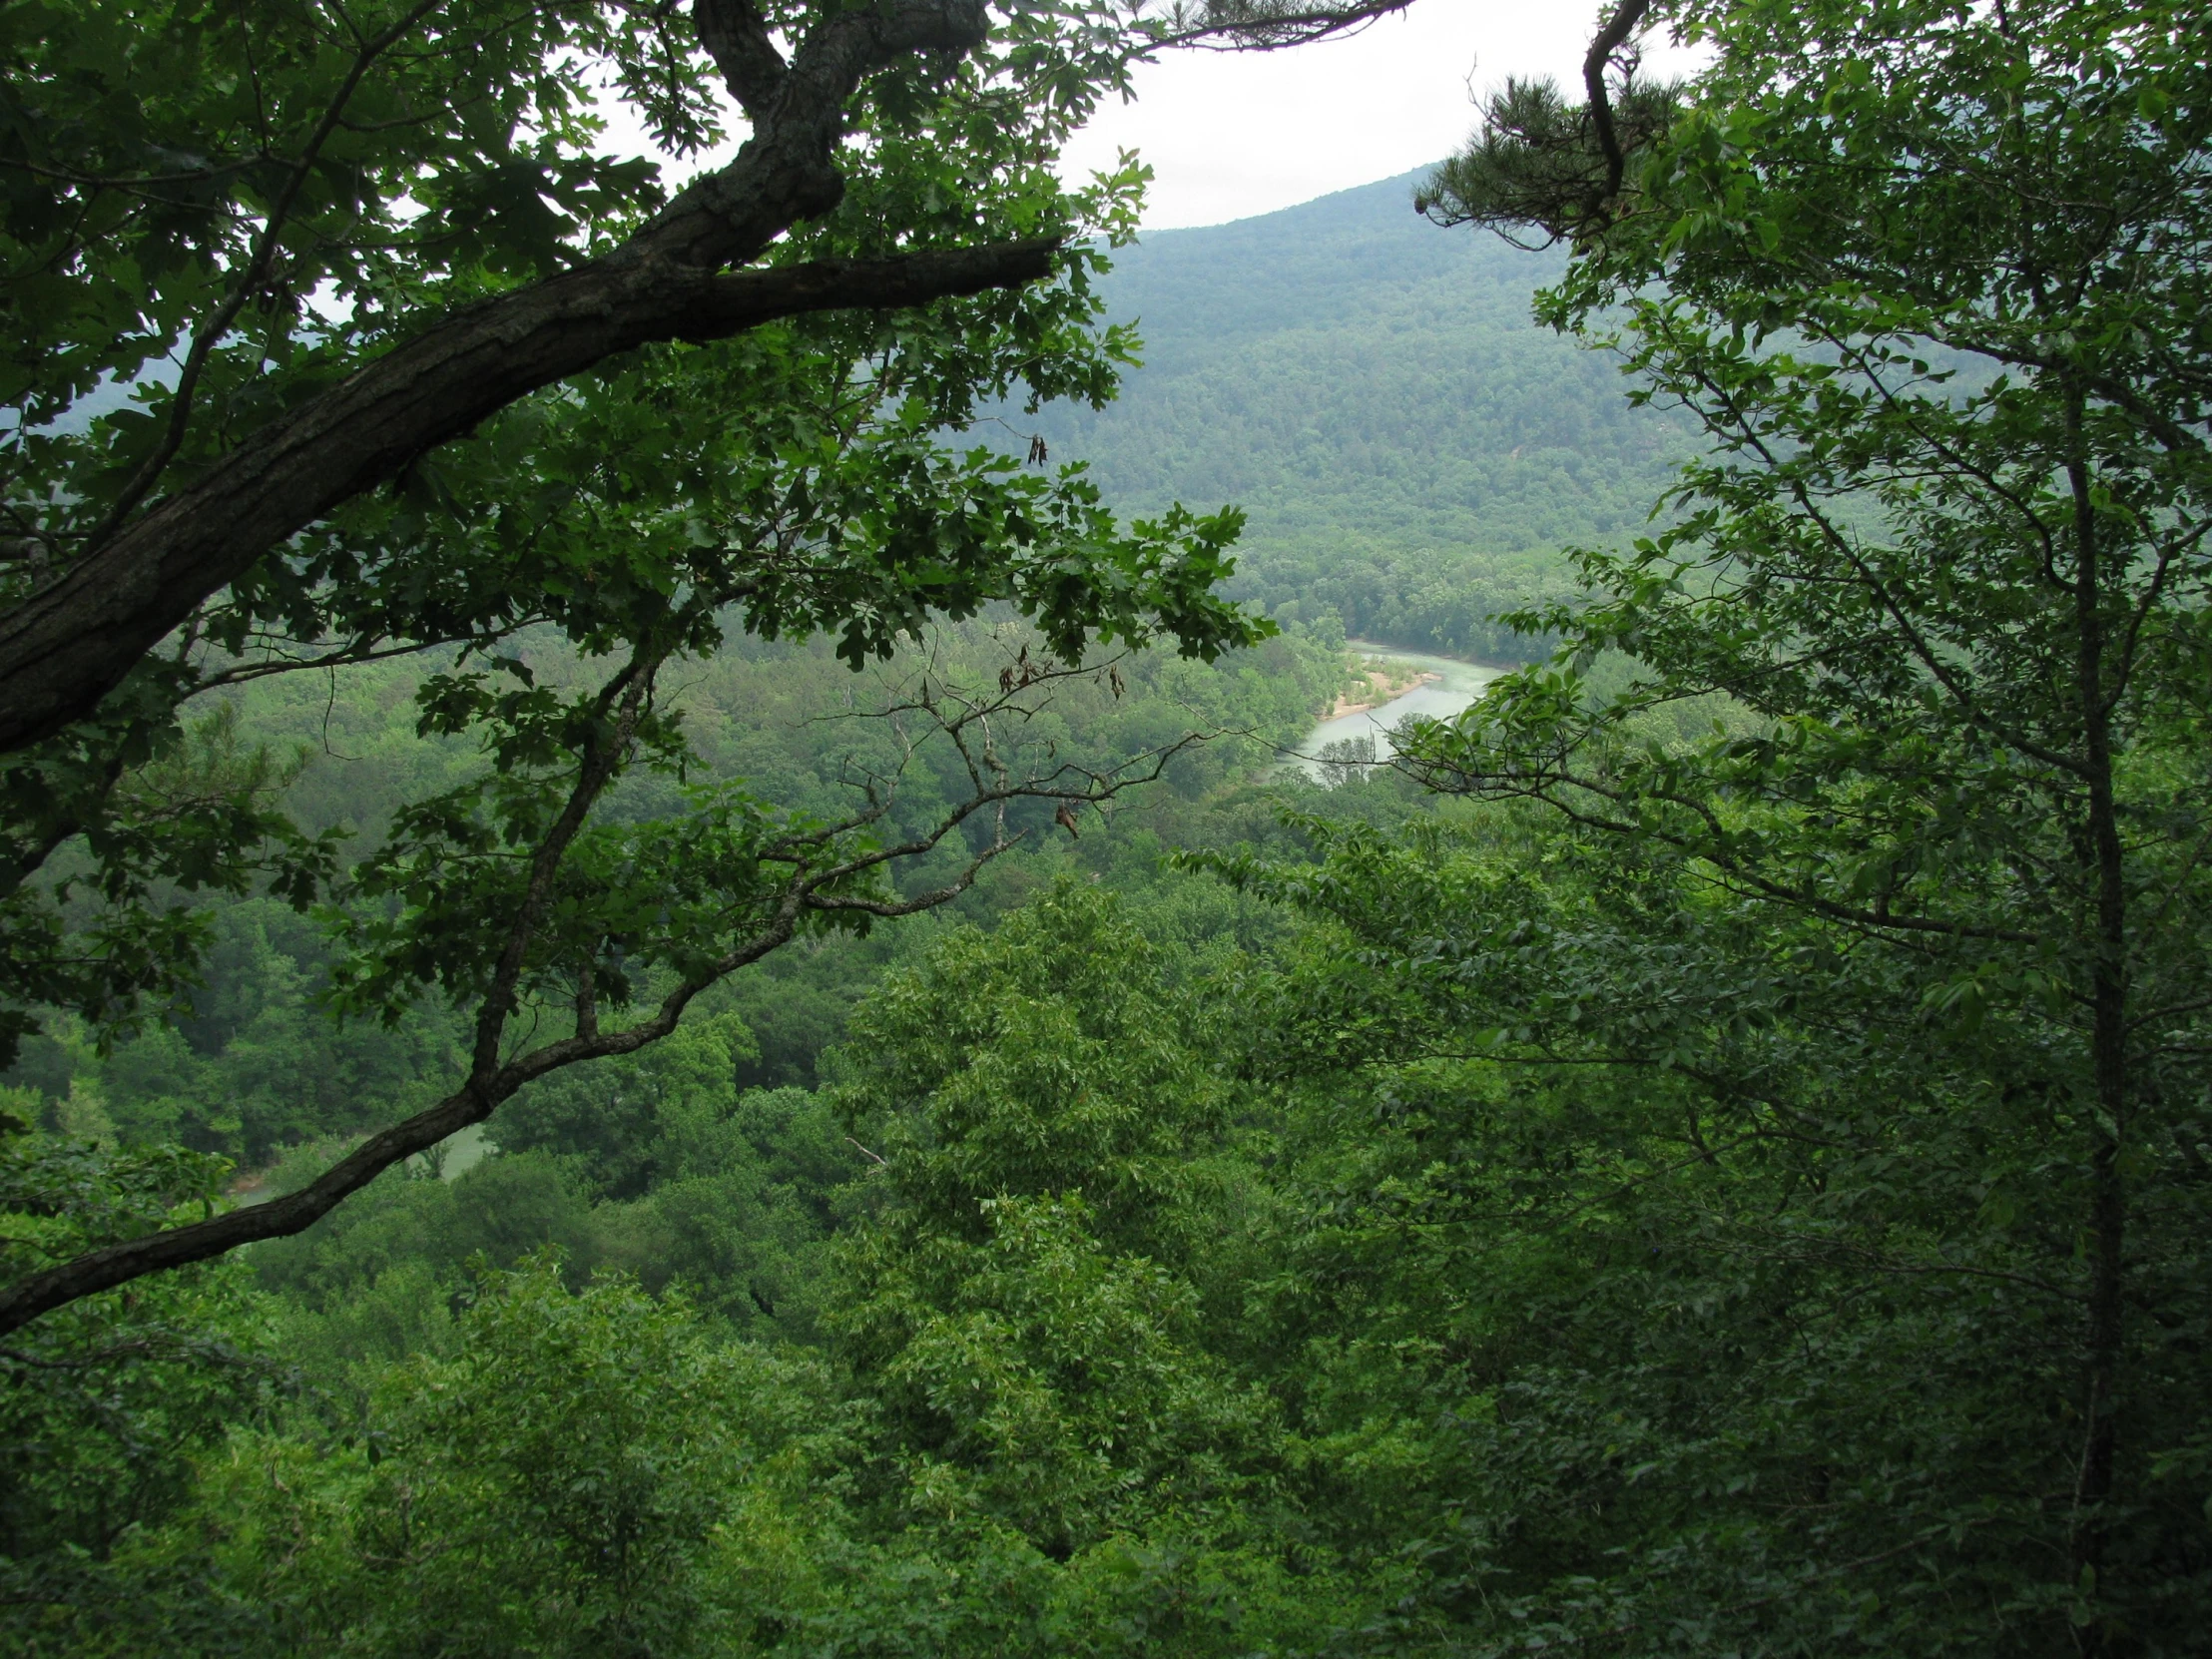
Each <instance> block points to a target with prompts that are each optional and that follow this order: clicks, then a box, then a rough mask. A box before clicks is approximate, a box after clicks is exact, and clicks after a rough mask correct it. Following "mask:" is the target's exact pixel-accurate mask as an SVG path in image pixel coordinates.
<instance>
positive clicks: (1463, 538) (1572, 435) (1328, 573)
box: [1007, 173, 1689, 659]
mask: <svg viewBox="0 0 2212 1659" xmlns="http://www.w3.org/2000/svg"><path fill="white" fill-rule="evenodd" d="M1422 177H1423V175H1422V174H1420V173H1409V174H1405V175H1403V176H1401V177H1398V178H1394V179H1385V180H1383V181H1382V182H1380V183H1378V184H1373V185H1365V186H1362V187H1361V188H1359V189H1357V190H1349V191H1341V192H1339V193H1337V194H1335V195H1333V196H1325V197H1323V198H1321V199H1320V200H1318V201H1314V202H1309V203H1306V204H1304V205H1303V206H1300V207H1296V208H1289V209H1285V210H1284V211H1282V212H1280V213H1273V214H1266V215H1262V216H1260V217H1258V218H1255V219H1247V220H1240V221H1238V222H1237V223H1235V224H1232V225H1222V226H1215V227H1211V228H1208V229H1204V230H1190V231H1161V232H1155V233H1152V234H1151V235H1148V236H1146V237H1145V238H1144V239H1143V240H1141V241H1140V242H1138V243H1137V244H1136V245H1135V246H1133V247H1129V248H1124V249H1121V250H1119V251H1117V252H1116V254H1115V256H1114V269H1113V271H1112V272H1111V274H1110V275H1109V276H1108V277H1106V279H1105V281H1104V282H1103V283H1102V291H1103V293H1104V294H1105V296H1106V299H1107V301H1108V305H1109V308H1110V311H1111V314H1112V315H1114V316H1115V317H1116V318H1117V319H1120V320H1131V321H1133V322H1134V323H1135V325H1136V328H1137V331H1138V333H1139V334H1140V335H1141V336H1142V339H1143V342H1144V344H1143V350H1142V356H1143V360H1144V366H1143V367H1142V368H1140V369H1137V370H1135V371H1133V372H1131V373H1129V374H1128V375H1127V376H1126V377H1125V380H1124V384H1123V387H1122V392H1121V395H1120V397H1119V398H1118V399H1117V400H1116V401H1115V402H1113V403H1111V404H1108V405H1107V406H1106V407H1105V408H1103V409H1099V410H1095V411H1093V410H1088V409H1080V408H1065V407H1060V408H1055V409H1052V410H1050V411H1048V412H1047V413H1046V414H1044V415H1042V416H1039V417H1035V418H1034V419H1024V417H1022V416H1020V415H1019V414H1009V415H1008V416H1007V418H1008V420H1009V421H1010V422H1011V423H1012V424H1016V425H1020V426H1022V427H1023V428H1024V429H1025V430H1027V429H1029V428H1030V427H1031V426H1034V428H1035V429H1037V430H1039V431H1041V432H1042V433H1043V434H1044V436H1045V438H1046V439H1047V441H1048V443H1049V444H1050V446H1051V450H1052V454H1053V456H1054V458H1055V459H1061V458H1073V459H1079V460H1083V461H1087V462H1088V463H1089V464H1090V465H1091V467H1092V468H1093V470H1094V471H1095V472H1096V474H1097V476H1098V478H1099V480H1100V482H1101V483H1102V484H1103V485H1104V486H1105V487H1106V489H1107V492H1108V493H1109V495H1110V496H1111V497H1112V498H1113V499H1115V500H1117V501H1122V502H1125V503H1127V504H1128V505H1129V506H1130V507H1131V508H1133V509H1158V508H1160V507H1164V506H1165V505H1167V504H1168V503H1169V502H1170V501H1175V500H1180V501H1183V502H1185V503H1186V504H1188V505H1190V506H1192V507H1194V508H1199V507H1214V506H1220V505H1223V504H1227V503H1234V504H1236V505H1238V506H1241V507H1243V508H1244V509H1245V511H1246V512H1247V513H1248V514H1249V515H1250V524H1249V527H1248V528H1247V530H1246V532H1245V536H1244V540H1243V542H1242V544H1241V548H1240V552H1239V572H1238V576H1237V578H1236V579H1235V580H1234V582H1232V584H1231V585H1230V588H1229V591H1230V592H1232V593H1234V594H1237V595H1238V596H1239V597H1241V598H1247V599H1249V600H1252V601H1254V602H1256V603H1258V604H1260V605H1262V606H1263V607H1264V608H1266V609H1267V610H1268V611H1270V613H1271V614H1275V615H1279V616H1283V617H1300V616H1304V617H1307V618H1308V619H1309V620H1311V619H1312V618H1313V616H1314V615H1316V614H1317V613H1318V611H1319V610H1320V608H1321V607H1325V606H1327V607H1334V608H1335V609H1336V610H1337V611H1338V612H1339V613H1340V614H1342V615H1343V616H1344V618H1345V622H1346V626H1347V628H1348V630H1349V631H1350V632H1351V633H1353V634H1354V635H1356V636H1363V637H1370V638H1378V639H1383V640H1387V641H1389V642H1390V643H1393V644H1399V645H1405V646H1410V647H1415V648H1426V649H1432V650H1433V649H1440V650H1445V651H1466V652H1471V653H1474V654H1476V655H1488V656H1493V657H1502V658H1507V659H1512V658H1517V657H1519V656H1521V655H1524V654H1525V653H1526V647H1525V645H1524V644H1523V643H1522V642H1519V641H1517V640H1515V639H1514V638H1513V637H1512V636H1510V635H1509V634H1508V633H1507V632H1506V631H1504V630H1502V629H1498V628H1496V627H1494V626H1492V625H1491V624H1490V622H1489V620H1488V619H1489V618H1490V617H1491V616H1492V615H1493V614H1494V613H1495V612H1497V611H1499V610H1502V609H1508V608H1510V607H1512V606H1514V605H1518V604H1521V603H1525V602H1527V601H1529V600H1531V599H1534V598H1537V597H1549V596H1551V595H1553V594H1556V593H1559V592H1561V591H1564V590H1566V589H1567V588H1568V587H1569V586H1570V585H1571V578H1570V576H1569V574H1568V571H1567V567H1566V563H1565V561H1564V560H1563V559H1560V558H1558V557H1557V554H1558V552H1559V550H1560V549H1562V548H1565V547H1568V546H1574V545H1588V544H1612V543H1616V542H1618V541H1619V539H1620V538H1621V537H1622V536H1624V535H1627V534H1632V533H1634V532H1635V531H1636V530H1637V529H1638V528H1639V527H1640V526H1642V525H1643V524H1644V523H1645V521H1646V519H1647V517H1648V515H1649V513H1650V511H1651V507H1652V503H1653V502H1654V501H1655V500H1656V499H1657V497H1658V494H1659V492H1660V490H1661V489H1662V488H1663V487H1664V485H1665V482H1666V479H1667V477H1668V473H1669V468H1670V466H1671V464H1672V463H1673V462H1675V461H1678V460H1679V459H1680V458H1681V457H1682V456H1683V454H1684V453H1685V452H1686V451H1687V449H1688V447H1689V438H1688V435H1687V432H1686V429H1685V428H1684V427H1683V425H1682V424H1681V423H1680V421H1679V420H1678V419H1675V418H1670V417H1669V416H1667V415H1665V414H1662V413H1660V412H1657V411H1654V410H1648V409H1635V408H1631V407H1629V405H1628V403H1627V401H1626V399H1625V398H1624V397H1623V395H1622V392H1623V389H1624V387H1623V382H1622V379H1621V376H1620V374H1619V372H1618V366H1617V364H1616V363H1615V362H1614V361H1613V360H1611V359H1609V358H1608V357H1606V356H1603V355H1601V354H1598V353H1593V352H1590V351H1587V350H1583V349H1578V348H1577V346H1576V345H1575V343H1574V342H1573V341H1571V340H1568V339H1566V338H1563V337H1561V336H1560V335H1559V334H1557V333H1555V332H1553V331H1552V330H1551V329H1550V328H1548V327H1544V326H1542V325H1541V324H1539V323H1538V322H1537V321H1536V320H1535V319H1534V318H1533V317H1532V316H1531V314H1530V310H1531V302H1532V298H1533V295H1534V293H1535V290H1536V289H1537V288H1538V287H1539V286H1541V285H1543V284H1544V283H1546V282H1548V281H1551V280H1553V279H1555V278H1556V277H1558V276H1559V274H1560V272H1561V271H1562V270H1563V269H1564V263H1565V262H1564V255H1563V254H1562V253H1561V252H1560V251H1559V250H1557V249H1553V250H1549V251H1546V252H1542V253H1530V252H1526V251H1524V250H1522V249H1520V248H1517V247H1514V246H1512V245H1510V244H1508V243H1506V242H1505V241H1503V240H1501V239H1500V238H1498V237H1496V236H1493V235H1491V234H1489V233H1487V232H1483V231H1476V230H1471V229H1457V230H1450V231H1446V230H1441V229H1439V228H1438V227H1437V226H1435V225H1433V224H1431V223H1429V222H1428V221H1427V220H1425V219H1422V218H1419V217H1418V216H1416V215H1415V214H1414V213H1413V211H1412V197H1413V189H1414V186H1415V184H1416V183H1417V182H1418V181H1419V180H1420V179H1421V178H1422Z"/></svg>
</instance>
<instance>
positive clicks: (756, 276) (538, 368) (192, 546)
mask: <svg viewBox="0 0 2212 1659" xmlns="http://www.w3.org/2000/svg"><path fill="white" fill-rule="evenodd" d="M1056 248H1057V245H1056V244H1054V243H1052V242H1048V241H1034V242H1018V243H1006V244H1000V245H996V246H992V247H986V248H975V249H958V250H950V251H945V252H932V253H920V254H910V255H907V256H905V257H904V258H901V259H895V260H881V261H866V262H860V261H838V262H833V263H828V262H826V263H821V264H814V265H801V266H788V267H784V268H781V269H777V270H766V271H742V272H732V273H726V274H717V273H715V272H713V271H709V270H702V269H700V268H698V267H696V266H680V265H674V264H669V263H665V262H661V261H657V260H656V261H649V262H636V261H632V262H622V263H619V264H618V263H613V262H602V263H597V264H593V265H590V266H586V267H583V268H582V269H580V270H577V271H574V272H570V273H567V274H565V275H563V276H560V277H554V278H552V279H551V280H549V281H546V282H541V283H539V284H537V285H536V286H534V287H530V288H526V289H524V290H522V291H521V292H519V293H515V294H512V295H509V296H506V297H503V298H501V299H497V300H493V301H490V302H488V303H486V304H483V305H479V306H476V307H474V308H473V309H471V310H469V311H466V312H464V313H463V314H461V315H459V316H456V317H453V318H452V319H450V320H449V321H447V322H445V323H443V324H441V325H440V326H438V327H436V328H433V329H431V330H430V331H429V332H428V333H426V334H423V335H422V336H420V337H419V338H417V339H414V340H411V341H409V342H408V343H406V344H405V345H402V346H400V347H398V348H397V349H396V350H394V351H392V352H390V353H388V354H387V355H385V356H382V357H379V358H377V359H376V360H375V361H373V362H370V363H368V364H366V365H364V366H363V367H362V368H360V369H358V370H356V371H355V372H354V373H353V374H352V375H351V376H349V377H348V378H347V379H346V380H344V381H342V382H341V383H340V384H338V385H337V386H334V387H332V388H331V389H330V390H329V391H327V392H325V393H323V394H322V395H321V396H319V397H316V398H313V399H311V400H310V401H308V402H306V403H304V404H302V405H300V407H299V408H297V409H296V410H294V411H292V412H291V413H290V414H288V415H286V416H284V417H282V418H281V419H279V420H277V421H276V422H273V423H272V424H271V425H270V426H269V427H268V428H266V429H265V430H264V431H263V432H261V433H259V434H257V436H256V437H255V439H254V441H253V442H252V443H250V444H248V445H247V446H246V447H245V448H243V449H240V450H239V451H238V452H237V453H235V454H233V455H232V456H230V457H229V458H228V459H226V460H224V461H223V462H221V463H220V464H219V465H217V466H216V467H215V468H214V469H212V470H211V471H210V472H209V473H208V474H207V475H206V476H204V477H202V478H201V479H199V480H198V481H197V482H195V483H194V484H193V485H191V486H190V487H189V488H187V489H184V490H181V491H179V492H178V493H177V494H175V495H173V496H171V497H169V498H168V499H166V500H164V501H163V502H161V503H160V504H159V505H157V506H156V507H154V508H153V509H152V510H151V511H150V512H148V513H147V514H146V515H145V516H144V517H143V518H140V519H139V520H137V521H136V522H135V523H133V524H131V525H130V526H128V527H127V528H126V529H124V530H123V531H122V532H121V533H120V534H119V535H117V536H116V537H115V538H114V539H113V540H112V541H110V542H109V543H108V544H107V545H106V546H105V547H103V548H101V549H100V550H99V551H98V552H96V553H94V554H92V555H91V556H90V557H88V558H86V559H84V560H82V561H80V562H79V563H78V564H76V565H74V566H72V567H71V568H70V569H69V570H68V571H67V572H65V573H64V574H63V575H62V576H61V577H60V578H59V579H58V580H56V581H55V582H53V583H52V584H50V585H49V586H48V587H46V588H45V589H43V590H42V591H40V592H38V593H35V594H33V595H32V596H31V597H30V598H29V599H28V600H26V601H25V602H24V603H23V604H22V605H20V606H19V607H17V608H16V609H15V610H14V611H13V612H11V613H9V614H8V615H7V616H6V617H4V618H0V751H7V750H18V749H22V748H24V747H26V746H27V745H29V744H32V743H35V742H37V741H38V740H39V739H41V738H44V737H47V736H50V735H51V734H52V733H54V732H55V731H57V730H58V729H60V728H61V727H62V726H64V725H67V724H68V723H69V722H70V721H73V720H77V719H80V718H82V717H83V716H85V715H87V714H90V713H91V712H92V709H93V708H94V706H95V705H97V704H98V702H99V701H100V699H101V698H102V697H104V696H105V695H106V694H107V693H108V692H109V691H111V690H112V689H114V687H115V686H116V685H117V684H118V683H119V682H120V681H121V680H122V679H123V677H124V675H125V674H127V673H128V672H129V671H130V669H131V667H132V665H133V664H135V663H137V662H138V661H139V659H140V658H141V657H142V656H144V655H145V653H146V652H148V651H150V650H152V649H153V647H154V646H155V645H156V644H157V643H158V642H159V641H160V640H161V639H162V638H163V637H164V636H165V635H167V634H168V633H169V632H170V631H171V630H172V629H174V628H176V627H177V626H178V625H179V624H180V623H182V622H183V621H184V620H185V619H186V618H187V617H188V616H190V615H191V614H192V611H193V609H194V608H195V607H196V606H198V605H199V604H200V603H201V601H203V600H204V599H206V598H207V597H208V596H209V595H210V594H212V593H214V592H216V591H217V590H218V589H220V588H222V587H223V586H224V585H225V584H227V583H229V582H232V581H234V580H236V579H237V578H238V577H239V576H241V575H243V574H244V573H245V572H246V571H247V570H248V569H249V568H250V567H251V566H252V565H253V563H254V561H255V560H257V559H259V558H260V557H261V556H262V555H263V554H264V553H265V552H267V551H268V550H269V549H270V548H272V547H274V546H277V545H278V544H279V543H281V542H282V541H283V540H284V538H285V537H287V536H289V535H291V534H293V533H294V532H296V531H297V530H299V529H301V528H302V527H303V526H305V525H307V524H310V523H312V522H313V521H314V520H315V519H317V518H319V517H321V516H322V515H323V514H325V513H327V512H329V511H330V510H331V509H332V508H334V507H336V506H337V505H339V504H340V503H341V502H343V501H345V500H347V499H349V498H350V497H352V496H354V495H357V494H359V493H360V492H361V491H363V490H366V489H370V488H372V487H374V486H375V485H376V484H378V483H380V482H382V481H383V480H385V479H388V478H390V477H393V476H394V475H396V474H397V473H398V472H400V471H401V470H402V469H403V468H404V467H405V466H406V465H407V464H408V462H410V461H412V460H413V459H414V458H415V457H416V456H417V455H420V454H421V453H422V452H423V451H424V450H426V449H429V448H431V447H433V446H435V445H437V444H440V443H443V442H445V441H446V440H448V439H450V438H454V437H458V436H460V435H461V434H462V433H464V432H467V431H468V430H469V429H470V428H472V427H473V426H475V425H476V424H477V422H479V421H481V420H483V419H484V418H486V417H487V416H489V415H492V414H494V413H496V412H497V411H499V410H500V409H502V408H504V407H506V406H507V405H508V404H510V403H512V402H513V401H515V399H517V398H519V397H522V396H524V395H526V394H527V393H529V392H532V391H535V390H537V389H538V388H539V387H541V386H546V385H550V384H552V383H553V382H554V381H556V380H559V379H562V378H563V377H565V376H567V375H570V374H574V373H576V372H578V371H579V370H581V369H585V368H588V367H590V366H591V365H592V364H593V363H596V362H599V361H601V360H603V359H605V358H607V357H609V356H612V355H613V354H615V353H616V352H619V351H626V350H629V349H631V348H632V347H634V346H638V345H643V344H646V343H648V342H650V341H655V340H670V339H683V340H705V339H719V338H723V337H725V336H727V335H730V334H734V333H737V332H739V331H740V330H742V329H745V328H750V327H753V326H755V325H757V324H759V323H762V322H765V321H769V320H771V319H772V318H776V317H781V316H792V315H796V314H798V313H801V312H805V311H820V310H835V309H840V308H843V307H848V306H871V307H894V306H905V305H919V304H922V303H925V302H927V301H929V300H932V299H937V298H941V297H943V296H945V295H948V294H961V293H976V292H980V291H982V290H984V289H986V288H993V287H1011V286H1015V285H1018V284H1020V283H1023V282H1029V281H1034V280H1036V279H1037V278H1039V277H1043V276H1045V275H1046V274H1047V273H1048V272H1049V271H1050V270H1051V267H1052V259H1053V255H1054V253H1055V251H1056Z"/></svg>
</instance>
